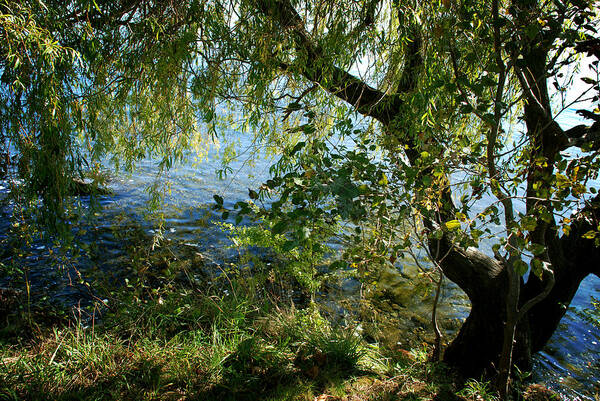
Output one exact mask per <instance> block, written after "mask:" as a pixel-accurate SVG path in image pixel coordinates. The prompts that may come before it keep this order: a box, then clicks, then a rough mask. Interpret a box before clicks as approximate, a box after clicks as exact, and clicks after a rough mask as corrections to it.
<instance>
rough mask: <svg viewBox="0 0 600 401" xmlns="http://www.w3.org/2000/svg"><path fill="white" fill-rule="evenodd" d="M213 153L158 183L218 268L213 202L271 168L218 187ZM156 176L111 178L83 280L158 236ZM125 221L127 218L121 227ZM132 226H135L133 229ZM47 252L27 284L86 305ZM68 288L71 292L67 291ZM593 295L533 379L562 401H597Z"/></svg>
mask: <svg viewBox="0 0 600 401" xmlns="http://www.w3.org/2000/svg"><path fill="white" fill-rule="evenodd" d="M218 153H219V151H218V150H213V151H211V152H209V155H208V157H207V160H206V161H205V162H203V163H199V164H193V163H188V164H184V165H182V166H179V167H177V168H174V169H173V170H171V171H169V172H168V173H167V174H166V176H165V177H163V179H164V180H165V181H166V182H167V183H168V184H169V185H170V191H171V192H170V193H169V194H167V195H166V206H165V214H166V221H165V223H166V224H165V227H164V235H165V238H166V239H167V240H171V241H172V242H173V243H178V244H181V245H182V246H183V247H186V248H188V249H189V250H191V251H193V252H198V253H200V254H203V255H207V257H208V258H209V259H211V260H212V261H214V262H215V263H219V262H221V261H225V260H227V259H228V258H231V257H232V256H233V255H234V252H235V251H234V250H231V249H228V248H226V247H225V246H224V245H226V244H228V242H227V238H226V235H225V233H223V232H222V231H221V230H220V229H219V228H218V226H216V225H214V224H212V222H213V221H218V220H219V217H218V216H217V215H215V214H214V213H212V212H211V211H210V206H211V205H212V203H213V195H214V194H219V195H221V196H223V197H224V198H225V206H227V207H230V208H231V207H232V206H233V204H234V203H235V202H237V201H239V200H246V199H247V194H248V192H247V189H248V188H257V187H258V186H259V185H260V184H261V183H262V182H264V180H265V179H266V178H267V177H268V169H269V166H270V165H271V164H272V161H273V160H270V159H268V158H263V159H260V160H257V161H255V164H254V165H248V164H246V163H245V162H244V161H238V162H234V163H233V164H232V165H231V167H232V169H233V173H231V174H230V175H229V177H228V178H227V179H225V180H219V179H217V177H216V174H215V171H216V170H217V169H218V168H220V158H219V155H218ZM155 174H156V163H153V162H151V161H146V162H143V163H142V164H141V166H140V168H139V170H137V171H136V172H135V173H132V174H119V175H116V176H115V177H113V179H112V181H111V189H113V190H114V195H113V196H106V197H102V198H101V200H100V203H101V206H102V214H101V215H100V216H99V217H98V221H97V222H96V223H95V224H94V225H93V226H89V227H87V228H85V227H84V228H82V229H81V230H80V231H79V234H80V235H81V236H82V238H84V241H85V240H87V241H88V243H90V244H93V245H94V246H96V247H99V248H100V250H99V251H98V252H97V254H98V255H100V256H98V257H97V258H95V259H93V260H90V259H87V258H85V257H81V258H80V259H79V260H78V262H77V263H78V264H79V267H80V268H82V270H83V269H86V273H89V274H90V275H93V274H94V273H97V274H101V275H102V276H104V277H107V276H108V277H109V278H110V279H111V280H115V281H118V280H123V278H124V277H125V275H126V273H124V272H122V266H123V264H124V263H125V262H126V258H127V250H126V244H125V243H124V242H123V240H122V238H123V235H124V233H126V232H127V231H133V230H142V231H143V233H145V234H149V235H152V234H153V233H154V230H155V227H154V226H153V224H152V223H151V222H149V221H148V220H146V219H145V218H144V213H145V206H146V201H147V199H148V193H147V191H146V188H147V186H148V184H149V183H151V182H153V180H155V178H156V177H155ZM2 185H4V184H2ZM6 190H7V188H6V185H4V186H1V187H0V192H2V191H6ZM122 216H126V219H123V217H122ZM130 219H132V220H133V221H134V222H135V224H130V222H131V220H130ZM94 226H95V227H94ZM7 227H8V221H7V220H6V219H4V218H0V239H1V238H5V235H6V231H7ZM47 246H48V245H47V244H43V243H39V244H33V247H32V248H33V249H32V252H31V254H30V255H28V256H26V258H25V261H24V262H25V263H26V264H27V265H28V266H29V270H30V271H29V277H28V278H29V280H30V281H31V282H32V283H35V286H36V288H37V290H38V291H40V292H45V293H48V294H52V296H53V302H63V303H65V304H69V303H71V304H73V303H76V302H78V300H85V299H87V298H89V295H90V294H89V290H88V288H87V287H86V286H83V285H80V284H78V280H77V278H78V276H77V274H76V271H75V269H74V267H70V266H65V267H64V270H62V271H60V272H58V273H56V272H54V273H52V272H53V271H54V270H53V269H49V268H48V265H49V263H50V259H49V257H48V252H47ZM69 280H70V283H71V285H66V284H68V281H69ZM390 280H391V282H397V284H392V285H398V286H400V285H406V283H405V282H403V281H402V279H401V278H398V277H396V278H393V279H390ZM394 280H396V281H394ZM355 284H356V283H353V282H348V283H346V285H345V287H344V288H343V290H344V291H345V293H346V294H347V295H348V296H352V295H353V294H356V293H357V291H358V286H356V285H355ZM445 295H446V296H445V299H444V302H445V305H446V309H445V314H446V317H447V318H448V317H449V318H452V319H454V320H460V319H463V318H464V317H465V316H466V314H467V313H468V304H467V302H466V301H465V297H464V295H462V294H461V293H460V291H459V290H457V289H456V288H455V287H454V286H452V285H448V286H447V288H446V291H445ZM592 295H594V296H596V297H600V279H598V278H597V277H595V276H594V277H592V276H590V277H588V278H587V279H586V280H584V281H583V283H582V284H581V287H580V289H579V291H578V293H577V295H576V297H575V299H574V300H573V303H572V305H571V308H570V310H569V312H568V313H567V315H566V317H565V318H564V319H563V321H562V322H561V325H560V327H559V329H558V330H557V331H556V333H555V334H554V336H553V337H552V339H551V340H550V342H549V344H548V346H547V347H546V348H545V350H544V351H543V352H541V353H540V354H539V355H537V356H536V359H535V371H534V379H535V380H536V381H542V382H545V383H547V384H548V385H549V386H550V387H551V388H553V389H555V390H557V391H559V392H560V393H561V394H562V395H563V396H564V398H565V399H576V398H577V397H579V398H581V399H593V394H594V393H596V394H597V393H600V386H599V384H598V381H599V380H600V363H599V360H600V358H599V357H600V351H599V350H600V348H599V347H598V343H600V334H599V333H598V330H597V329H595V328H594V327H592V326H591V325H590V324H589V323H587V322H586V321H584V320H583V319H582V318H581V317H580V316H579V315H578V314H577V313H576V312H577V311H578V310H582V309H584V308H587V307H589V306H590V296H592ZM408 307H411V308H416V314H417V315H418V314H420V315H421V317H420V318H419V317H418V316H415V318H414V319H412V320H411V321H412V323H411V322H409V323H410V324H408V325H406V326H405V327H404V326H403V328H404V330H407V331H409V330H411V329H412V328H414V327H417V326H419V325H421V326H422V325H423V324H424V323H423V322H427V319H428V313H429V305H428V303H427V302H421V301H417V302H412V303H410V304H409V305H408ZM456 326H457V325H456ZM456 326H455V328H456ZM402 335H405V334H401V336H402ZM401 336H400V337H401Z"/></svg>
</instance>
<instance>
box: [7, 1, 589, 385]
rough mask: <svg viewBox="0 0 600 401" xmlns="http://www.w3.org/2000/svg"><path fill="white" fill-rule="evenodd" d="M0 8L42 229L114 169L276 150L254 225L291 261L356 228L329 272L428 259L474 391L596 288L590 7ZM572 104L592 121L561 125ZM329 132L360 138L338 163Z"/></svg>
mask: <svg viewBox="0 0 600 401" xmlns="http://www.w3.org/2000/svg"><path fill="white" fill-rule="evenodd" d="M0 11H1V21H2V25H1V26H0V39H2V40H0V63H1V64H0V71H1V73H2V81H1V82H2V83H1V85H2V88H1V89H0V93H2V100H3V102H2V106H0V107H2V109H1V110H2V111H1V113H2V114H1V115H0V117H1V120H2V122H1V123H0V124H2V125H1V127H2V129H1V132H0V135H2V137H1V139H2V142H3V145H2V146H4V152H5V153H6V154H7V155H8V157H9V159H10V160H9V159H7V162H5V163H4V165H5V167H6V168H5V169H6V170H10V168H9V167H10V164H11V163H13V161H12V160H13V158H14V157H16V158H17V159H18V162H16V163H17V164H18V166H19V168H18V169H13V170H12V173H9V174H14V175H17V174H18V176H19V177H20V178H21V179H22V180H24V183H25V185H23V186H22V188H23V192H15V193H19V194H23V196H24V199H25V200H27V201H28V202H32V201H34V200H35V199H36V197H41V198H42V199H43V201H44V203H43V204H44V211H43V213H42V214H41V215H42V216H45V217H46V218H49V220H48V221H49V222H51V223H52V222H54V221H56V220H60V219H61V218H62V210H63V204H62V200H63V199H65V197H66V196H67V194H68V193H69V186H70V183H71V178H72V177H74V176H77V175H79V174H81V172H82V170H83V169H84V168H88V167H91V168H93V167H94V166H95V165H96V164H95V163H97V162H98V161H101V160H103V158H104V157H106V156H109V157H111V158H112V161H113V162H114V163H115V164H116V165H123V166H125V167H127V168H133V167H134V165H135V162H136V161H139V160H140V159H142V158H145V157H149V156H152V157H160V158H161V160H162V163H161V167H163V168H169V167H170V166H171V165H172V164H173V163H175V162H177V161H178V160H181V159H182V158H183V156H184V155H185V152H187V151H189V150H190V149H194V148H198V147H199V146H201V145H202V144H206V143H208V142H210V141H211V140H217V139H219V140H224V141H226V140H227V138H230V139H231V137H232V135H233V137H234V136H235V135H236V134H235V133H241V132H246V131H248V132H251V133H252V134H253V135H254V136H255V143H256V144H257V146H258V145H260V144H264V145H266V146H268V147H269V149H270V150H271V151H279V152H284V157H283V158H282V160H281V162H280V163H279V164H278V165H277V166H275V168H274V169H273V178H272V180H270V181H268V182H266V183H265V185H264V186H263V187H262V188H261V189H260V190H259V189H256V191H255V190H252V191H251V192H250V198H251V199H250V201H251V202H252V203H258V202H254V201H256V200H257V199H265V198H267V197H271V198H272V200H273V201H274V203H272V204H270V207H266V208H263V209H262V210H260V211H259V214H260V216H261V217H262V218H264V219H266V221H268V222H269V224H270V226H269V227H270V228H271V230H272V232H273V234H274V235H275V236H277V235H280V236H281V235H283V236H284V237H285V241H284V242H283V245H282V246H283V247H284V248H285V249H286V250H287V251H290V250H292V249H295V248H298V249H305V250H306V249H309V250H311V251H312V250H314V251H315V252H317V253H319V252H321V251H322V250H321V249H320V246H321V245H320V244H321V242H322V241H323V238H324V235H325V234H324V233H326V232H327V230H326V229H325V228H326V227H327V224H329V223H331V222H349V223H351V225H348V226H347V227H346V228H345V229H344V231H343V232H344V233H345V234H347V236H348V238H349V239H351V240H352V241H353V245H352V247H350V248H349V250H350V251H349V252H350V253H348V254H346V255H344V257H343V258H342V261H341V262H342V263H353V264H355V265H356V266H359V265H360V266H363V267H364V270H365V271H367V270H368V268H369V266H372V265H375V264H385V263H390V264H392V265H394V263H395V261H396V260H397V259H398V258H399V257H401V256H402V254H403V253H408V254H411V255H416V252H415V250H414V248H413V246H415V245H416V246H419V247H420V249H421V251H422V253H424V254H427V256H428V257H429V259H431V260H432V261H433V262H434V263H435V264H436V265H437V266H439V267H440V269H441V270H443V272H444V274H445V275H446V276H447V277H448V278H449V279H450V280H452V281H454V282H455V283H456V284H457V285H458V286H460V287H461V288H462V289H463V290H464V291H465V292H466V293H467V295H468V296H469V298H470V300H471V302H472V304H473V309H472V311H471V315H470V317H469V319H467V321H466V322H465V325H464V326H463V328H462V329H461V331H460V333H459V335H458V337H457V338H456V339H455V340H454V341H453V343H452V344H451V345H450V347H449V349H448V351H447V352H446V356H445V358H446V360H447V361H448V362H450V363H453V364H456V365H459V366H460V367H461V368H462V369H463V370H464V371H465V372H466V373H467V374H470V375H475V376H477V375H479V374H481V373H482V372H487V373H489V374H496V373H498V370H499V371H500V377H502V376H503V375H504V376H505V375H506V373H507V372H508V371H509V370H510V366H511V365H512V362H513V360H512V359H511V357H512V355H513V345H512V344H513V339H515V349H514V354H515V358H514V360H515V361H516V362H518V363H522V364H524V365H527V363H528V361H529V360H530V356H531V352H535V351H537V350H539V349H540V348H541V347H542V346H543V345H544V344H545V342H546V341H547V340H548V338H549V336H550V334H551V333H552V332H553V331H554V329H555V328H556V325H557V324H558V321H559V320H560V318H561V317H562V315H563V314H564V308H563V307H562V305H564V304H568V303H569V302H570V300H571V299H572V297H573V295H574V293H575V291H576V289H577V287H578V285H579V283H580V282H581V280H582V279H583V278H584V277H585V276H587V275H588V274H591V273H593V274H596V275H598V266H599V265H600V263H599V261H600V252H599V250H598V240H599V238H600V234H599V230H600V229H599V220H598V207H599V206H598V195H597V178H598V177H597V174H598V167H599V165H598V163H599V160H598V149H600V145H599V142H598V141H599V139H598V138H599V134H598V133H599V125H600V117H598V108H597V102H598V94H599V91H600V88H599V86H598V78H599V72H598V57H599V55H600V42H599V39H598V38H597V36H598V35H597V29H598V27H597V20H598V19H597V10H596V9H595V8H594V3H593V2H585V1H577V2H575V1H573V2H568V1H567V2H563V1H551V2H537V1H533V0H514V1H499V0H491V1H489V2H480V1H464V2H455V1H451V0H442V1H431V2H416V1H398V0H393V1H377V0H364V1H355V2H348V1H337V0H326V1H317V2H313V1H290V0H239V1H237V0H234V1H219V0H206V1H187V2H177V3H173V2H152V1H145V0H137V1H125V0H124V1H119V2H108V1H107V2H102V1H92V2H90V1H83V0H82V1H76V2H70V3H69V4H64V3H63V2H60V1H47V2H40V1H35V2H24V3H23V4H21V3H15V2H4V3H2V4H1V5H0ZM585 54H587V55H588V58H585V57H584V56H585ZM578 109H579V110H578ZM575 111H577V112H578V113H579V115H580V116H582V117H583V118H584V119H586V120H587V122H591V123H592V124H590V125H586V124H583V122H586V121H582V124H580V125H576V126H572V125H573V124H570V125H571V126H567V125H566V122H565V121H562V120H560V116H561V115H565V114H571V115H572V116H575V114H574V112H575ZM362 117H365V119H364V120H363V119H362ZM334 136H335V137H338V138H347V139H348V140H349V141H353V142H354V143H355V145H353V147H352V148H350V147H348V148H344V147H337V148H336V146H334V144H333V142H332V141H331V138H332V137H334ZM17 170H18V171H17ZM249 203H250V202H249ZM249 203H243V202H242V203H239V204H238V205H237V209H238V210H239V211H240V213H241V214H245V213H248V212H249V211H251V210H253V209H252V207H251V206H250V204H249ZM222 205H223V201H222V199H221V201H220V202H219V199H217V206H218V207H219V208H221V207H222ZM48 216H50V217H48ZM407 222H409V223H410V224H409V225H410V226H412V227H406V225H407ZM315 227H318V228H319V229H314V228H315ZM583 255H586V257H587V259H585V258H583ZM527 272H530V274H529V276H528V280H527V281H526V282H525V280H524V279H523V278H522V277H523V276H524V275H525V274H526V273H527ZM473 344H475V345H473ZM469 347H470V348H469ZM467 349H468V350H469V352H468V353H469V354H472V355H473V356H472V358H467V359H464V358H462V355H465V352H466V350H467ZM461 358H462V359H461ZM500 381H504V382H506V377H504V379H501V380H500Z"/></svg>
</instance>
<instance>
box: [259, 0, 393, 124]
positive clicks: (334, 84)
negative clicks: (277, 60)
mask: <svg viewBox="0 0 600 401" xmlns="http://www.w3.org/2000/svg"><path fill="white" fill-rule="evenodd" d="M256 3H257V6H258V8H259V9H260V10H261V11H262V12H263V13H264V14H265V15H268V16H269V17H270V18H272V19H273V20H274V21H276V22H277V23H278V24H279V25H280V26H281V27H282V28H283V29H284V30H286V31H289V32H291V33H292V35H293V37H294V41H295V45H296V50H297V51H298V52H301V53H304V54H306V63H305V65H303V66H301V67H300V72H301V74H302V75H303V76H304V77H305V78H306V79H308V80H310V81H312V82H314V83H317V84H319V85H320V86H321V87H322V88H323V89H325V90H326V91H327V92H329V93H331V94H333V95H335V96H336V97H338V98H340V99H341V100H343V101H345V102H347V103H349V104H350V105H352V106H353V107H355V108H356V110H357V111H358V112H359V113H361V114H363V115H366V116H370V117H373V118H375V119H377V120H379V121H380V122H382V123H383V124H385V125H387V124H389V123H390V122H391V120H392V119H393V117H394V115H395V113H394V111H395V110H398V109H399V107H400V106H401V105H402V100H401V99H400V98H399V97H398V96H394V95H386V94H385V93H383V92H381V91H380V90H378V89H375V88H373V87H371V86H369V85H368V84H366V83H365V82H363V81H362V80H360V79H359V78H357V77H355V76H354V75H352V74H350V73H348V72H347V71H345V70H343V69H341V68H339V67H336V66H335V65H333V64H332V63H331V62H330V61H329V60H327V59H326V58H325V57H324V56H323V54H322V50H321V49H320V48H319V47H318V46H317V45H315V44H314V43H313V41H312V40H311V38H310V36H309V33H308V32H307V31H306V28H305V25H304V22H303V20H302V17H301V16H300V15H299V14H298V12H297V11H296V10H295V9H294V7H293V6H292V5H291V3H290V2H289V0H256Z"/></svg>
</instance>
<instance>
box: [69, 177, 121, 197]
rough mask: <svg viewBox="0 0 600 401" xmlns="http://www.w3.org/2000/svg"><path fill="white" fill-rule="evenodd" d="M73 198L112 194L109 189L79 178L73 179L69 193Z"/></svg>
mask: <svg viewBox="0 0 600 401" xmlns="http://www.w3.org/2000/svg"><path fill="white" fill-rule="evenodd" d="M69 194H70V195H73V196H89V195H110V194H112V192H111V191H110V190H109V189H106V188H101V187H99V186H97V185H95V184H94V183H92V182H86V181H84V180H81V179H79V178H73V179H72V181H71V188H70V191H69Z"/></svg>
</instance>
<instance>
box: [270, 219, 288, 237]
mask: <svg viewBox="0 0 600 401" xmlns="http://www.w3.org/2000/svg"><path fill="white" fill-rule="evenodd" d="M286 227H287V222H285V221H283V220H280V221H278V222H277V223H275V224H274V225H273V227H272V228H271V234H273V235H277V234H281V233H282V232H284V231H285V228H286Z"/></svg>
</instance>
